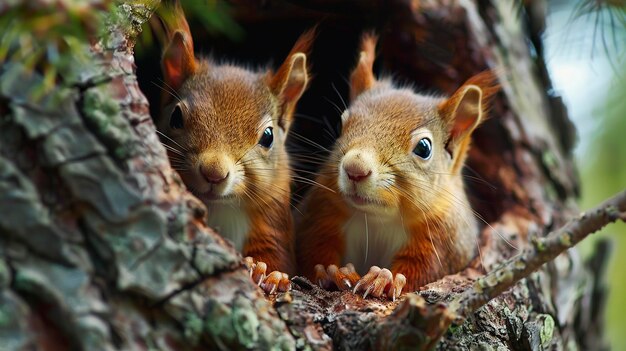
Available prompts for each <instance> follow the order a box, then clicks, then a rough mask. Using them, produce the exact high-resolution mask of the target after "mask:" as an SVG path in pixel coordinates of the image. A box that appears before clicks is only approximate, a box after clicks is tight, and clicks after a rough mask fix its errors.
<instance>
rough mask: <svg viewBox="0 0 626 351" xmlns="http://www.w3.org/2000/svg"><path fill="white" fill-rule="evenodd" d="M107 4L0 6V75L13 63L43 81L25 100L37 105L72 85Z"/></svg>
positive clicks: (60, 2)
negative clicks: (46, 97) (41, 77)
mask: <svg viewBox="0 0 626 351" xmlns="http://www.w3.org/2000/svg"><path fill="white" fill-rule="evenodd" d="M112 3H113V2H112V1H110V0H103V1H94V2H91V1H71V0H65V1H63V0H56V1H55V0H51V1H43V0H41V1H38V0H34V1H15V2H9V3H8V4H4V5H2V6H0V33H1V35H0V69H7V67H9V65H8V63H15V64H18V65H19V66H20V70H25V71H26V72H33V73H37V74H40V75H41V76H43V80H42V83H41V84H39V85H37V86H33V87H31V88H32V90H31V91H30V94H29V96H30V97H31V98H32V100H33V101H38V100H39V98H41V97H43V96H44V95H46V94H47V93H49V92H51V91H52V90H53V89H55V88H56V87H57V85H58V84H72V83H74V82H75V81H76V80H77V76H78V75H79V74H80V72H81V67H84V65H86V64H88V62H89V58H88V52H87V48H88V47H87V46H86V45H85V44H86V43H87V42H88V40H89V38H94V37H97V36H98V35H99V34H101V33H100V30H101V28H102V24H103V21H104V18H105V15H106V14H107V13H108V12H109V11H111V6H112Z"/></svg>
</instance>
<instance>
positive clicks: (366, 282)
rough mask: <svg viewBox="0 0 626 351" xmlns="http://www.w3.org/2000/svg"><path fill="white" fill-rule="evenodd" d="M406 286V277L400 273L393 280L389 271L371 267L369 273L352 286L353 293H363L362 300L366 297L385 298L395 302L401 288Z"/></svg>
mask: <svg viewBox="0 0 626 351" xmlns="http://www.w3.org/2000/svg"><path fill="white" fill-rule="evenodd" d="M405 285H406V277H405V276H404V274H402V273H397V274H396V276H395V278H394V277H393V273H391V271H390V270H388V269H386V268H383V269H380V267H377V266H372V268H370V270H369V272H367V274H366V275H364V276H363V278H361V279H360V280H359V281H358V282H357V283H356V285H355V286H354V290H353V292H354V293H355V294H356V293H360V292H363V298H366V297H367V296H368V295H370V296H374V297H381V296H386V297H387V298H390V299H392V300H394V301H395V299H396V298H398V297H400V294H401V293H402V288H404V286H405Z"/></svg>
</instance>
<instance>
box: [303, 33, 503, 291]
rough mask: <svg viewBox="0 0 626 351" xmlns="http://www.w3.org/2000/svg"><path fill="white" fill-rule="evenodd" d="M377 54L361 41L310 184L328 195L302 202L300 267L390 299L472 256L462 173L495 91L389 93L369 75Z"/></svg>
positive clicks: (481, 86) (474, 82) (488, 82)
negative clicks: (335, 124) (343, 105)
mask: <svg viewBox="0 0 626 351" xmlns="http://www.w3.org/2000/svg"><path fill="white" fill-rule="evenodd" d="M375 46H376V38H375V37H374V36H372V35H365V36H364V37H363V39H362V43H361V50H362V51H361V53H360V59H359V61H358V64H357V66H356V68H355V69H354V71H353V72H352V74H351V77H350V98H351V104H350V107H349V108H348V109H347V110H346V111H345V112H344V113H343V114H342V116H341V119H342V131H341V136H340V137H339V138H338V140H337V141H336V145H335V147H334V149H333V150H332V152H331V155H330V156H329V158H328V160H327V161H326V163H325V164H324V165H323V166H322V169H321V171H320V173H319V175H318V177H317V179H316V181H317V182H318V183H320V184H321V185H322V186H323V187H325V188H327V189H325V188H323V187H315V188H312V189H311V190H310V193H309V194H308V195H307V198H306V199H305V201H304V203H303V206H304V207H303V209H304V211H303V213H304V216H303V218H302V220H300V221H299V223H298V226H297V227H298V229H297V231H296V233H297V241H296V259H297V262H298V267H299V269H300V273H301V274H303V275H305V276H306V277H308V278H309V279H312V280H313V281H315V282H316V283H319V284H320V285H321V286H324V287H330V286H332V285H335V286H337V287H338V288H339V289H342V290H344V289H349V288H352V289H353V290H354V292H355V293H356V292H363V293H364V296H367V295H372V296H376V297H379V296H386V297H389V298H392V299H395V298H397V297H398V296H400V293H401V292H402V289H403V287H406V289H408V290H410V291H415V290H416V289H417V288H418V287H420V286H422V285H424V284H426V283H429V282H432V281H434V280H436V279H438V278H440V277H442V276H444V275H446V274H450V273H453V272H457V271H459V270H461V269H462V268H463V267H465V266H466V265H467V264H468V263H469V261H470V259H471V258H472V257H473V256H474V247H476V244H477V243H476V240H477V234H478V226H477V223H476V221H475V218H474V214H473V211H472V209H471V207H470V204H469V202H468V199H467V196H466V194H465V191H464V188H463V180H462V175H461V169H462V168H463V163H464V160H465V158H466V155H467V151H468V148H469V145H470V135H471V133H472V131H473V130H474V129H475V128H476V127H477V126H478V125H479V123H480V122H481V121H483V120H484V118H485V112H484V108H485V105H486V100H487V99H488V98H489V97H490V96H491V95H493V94H494V93H495V92H496V91H497V88H496V87H495V86H494V82H495V77H494V75H493V74H492V73H489V72H484V73H481V74H479V75H476V76H474V77H472V78H471V79H469V80H468V81H467V82H466V83H465V84H464V85H463V86H461V87H460V88H459V89H458V90H457V91H456V92H455V93H454V94H453V95H452V96H451V97H449V98H439V97H433V96H426V95H420V94H416V93H415V92H413V91H412V90H411V89H407V88H399V87H395V86H394V85H393V84H392V83H391V82H390V81H388V80H376V78H375V77H374V74H373V72H372V66H373V63H374V58H375V54H374V51H375ZM328 189H331V190H332V191H329V190H328ZM339 267H341V268H339ZM379 267H383V269H381V268H379ZM387 268H390V270H389V269H387ZM362 274H365V275H364V276H363V277H361V276H360V275H362Z"/></svg>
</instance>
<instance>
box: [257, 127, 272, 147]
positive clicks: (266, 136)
mask: <svg viewBox="0 0 626 351" xmlns="http://www.w3.org/2000/svg"><path fill="white" fill-rule="evenodd" d="M273 130H274V129H273V128H272V127H267V128H265V130H264V131H263V135H261V139H259V145H261V146H263V147H264V148H267V149H269V148H271V147H272V144H273V143H274V132H273Z"/></svg>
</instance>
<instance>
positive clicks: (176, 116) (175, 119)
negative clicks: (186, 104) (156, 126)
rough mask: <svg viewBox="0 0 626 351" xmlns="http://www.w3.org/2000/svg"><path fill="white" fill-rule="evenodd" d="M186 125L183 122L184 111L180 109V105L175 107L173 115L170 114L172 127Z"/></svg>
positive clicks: (179, 127) (180, 127)
mask: <svg viewBox="0 0 626 351" xmlns="http://www.w3.org/2000/svg"><path fill="white" fill-rule="evenodd" d="M184 126H185V124H184V123H183V111H181V110H180V106H178V105H177V106H176V107H174V111H172V115H171V116H170V128H172V129H182V128H183V127H184Z"/></svg>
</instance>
